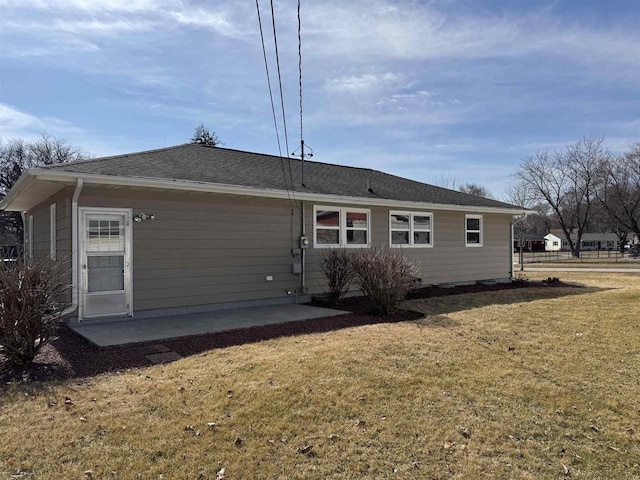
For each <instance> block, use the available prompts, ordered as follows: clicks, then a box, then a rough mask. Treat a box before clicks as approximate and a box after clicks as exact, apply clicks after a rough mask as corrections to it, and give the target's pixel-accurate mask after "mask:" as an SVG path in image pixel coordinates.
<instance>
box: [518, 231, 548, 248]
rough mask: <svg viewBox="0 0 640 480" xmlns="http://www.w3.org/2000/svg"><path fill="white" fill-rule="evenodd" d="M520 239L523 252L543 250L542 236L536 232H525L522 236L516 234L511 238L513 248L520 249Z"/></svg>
mask: <svg viewBox="0 0 640 480" xmlns="http://www.w3.org/2000/svg"><path fill="white" fill-rule="evenodd" d="M520 240H522V250H523V251H525V252H543V251H544V237H543V236H542V235H539V234H537V233H526V234H524V235H522V236H520V235H518V236H517V237H514V239H513V250H514V251H516V252H518V251H520Z"/></svg>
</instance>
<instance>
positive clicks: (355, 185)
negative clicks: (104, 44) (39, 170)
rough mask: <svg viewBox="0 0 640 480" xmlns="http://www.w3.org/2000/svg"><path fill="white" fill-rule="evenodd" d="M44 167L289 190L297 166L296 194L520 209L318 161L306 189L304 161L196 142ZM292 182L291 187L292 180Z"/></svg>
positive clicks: (308, 165) (308, 172)
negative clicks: (286, 179)
mask: <svg viewBox="0 0 640 480" xmlns="http://www.w3.org/2000/svg"><path fill="white" fill-rule="evenodd" d="M44 168H45V169H51V170H57V171H66V172H71V173H78V174H97V175H113V176H116V177H132V178H145V179H161V180H181V181H187V182H198V183H210V184H223V185H237V186H246V187H255V188H266V189H276V190H286V188H287V185H286V184H285V173H286V175H287V178H289V177H288V175H289V168H291V174H292V176H293V187H294V189H295V191H296V192H305V193H315V194H326V195H338V196H346V197H361V198H371V199H386V200H398V201H409V202H425V203H436V204H449V205H461V206H477V207H492V208H512V209H517V208H518V207H515V206H513V205H509V204H507V203H503V202H499V201H497V200H491V199H488V198H481V197H476V196H474V195H468V194H466V193H462V192H458V191H455V190H449V189H446V188H441V187H436V186H434V185H428V184H425V183H420V182H416V181H413V180H409V179H406V178H402V177H397V176H395V175H390V174H388V173H384V172H380V171H377V170H372V169H368V168H356V167H346V166H342V165H333V164H329V163H321V162H314V161H305V162H304V186H302V182H301V162H300V160H296V159H290V160H289V159H286V158H285V159H283V160H282V159H281V158H280V157H277V156H272V155H264V154H259V153H250V152H243V151H239V150H232V149H227V148H219V147H206V146H203V145H195V144H184V145H178V146H175V147H167V148H162V149H158V150H150V151H145V152H139V153H130V154H125V155H116V156H112V157H103V158H95V159H90V160H83V161H79V162H71V163H64V164H59V165H52V166H48V167H44ZM283 170H284V172H283ZM288 183H289V188H291V183H290V181H289V182H288ZM368 188H369V189H370V190H368Z"/></svg>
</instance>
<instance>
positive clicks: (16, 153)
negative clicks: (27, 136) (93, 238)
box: [0, 134, 88, 242]
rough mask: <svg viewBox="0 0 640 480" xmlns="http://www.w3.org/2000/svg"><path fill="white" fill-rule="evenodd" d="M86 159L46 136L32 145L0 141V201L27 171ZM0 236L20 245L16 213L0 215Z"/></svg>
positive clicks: (19, 220) (75, 149) (19, 222)
mask: <svg viewBox="0 0 640 480" xmlns="http://www.w3.org/2000/svg"><path fill="white" fill-rule="evenodd" d="M87 157H88V154H87V152H85V151H84V150H82V149H81V148H78V147H75V146H72V145H70V144H69V143H68V142H67V141H66V140H63V139H59V138H56V137H52V136H51V135H47V134H42V135H41V137H40V138H39V139H38V140H35V141H32V142H29V141H26V140H23V139H20V138H14V139H10V140H8V141H7V142H3V141H1V140H0V200H1V199H2V198H4V197H5V195H6V194H7V192H8V191H9V190H10V189H11V187H13V185H14V184H15V183H16V182H17V181H18V179H19V178H20V176H21V175H22V174H23V173H24V171H25V170H27V169H29V168H36V167H41V166H43V165H54V164H57V163H64V162H71V161H75V160H83V159H85V158H87ZM0 234H2V235H13V236H14V237H15V239H16V241H18V242H21V241H22V235H23V225H22V217H21V216H20V213H19V212H0Z"/></svg>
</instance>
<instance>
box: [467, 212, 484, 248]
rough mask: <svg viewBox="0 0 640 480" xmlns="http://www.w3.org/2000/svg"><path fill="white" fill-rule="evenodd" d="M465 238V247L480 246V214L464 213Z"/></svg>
mask: <svg viewBox="0 0 640 480" xmlns="http://www.w3.org/2000/svg"><path fill="white" fill-rule="evenodd" d="M464 223H465V240H466V245H467V247H481V246H482V215H465V217H464Z"/></svg>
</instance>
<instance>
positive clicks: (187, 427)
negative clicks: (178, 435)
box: [184, 425, 196, 431]
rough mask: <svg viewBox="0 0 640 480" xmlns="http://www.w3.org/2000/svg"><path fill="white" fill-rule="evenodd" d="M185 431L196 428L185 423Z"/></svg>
mask: <svg viewBox="0 0 640 480" xmlns="http://www.w3.org/2000/svg"><path fill="white" fill-rule="evenodd" d="M184 429H185V431H194V430H195V429H196V427H194V426H193V425H187V426H186V427H184Z"/></svg>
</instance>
